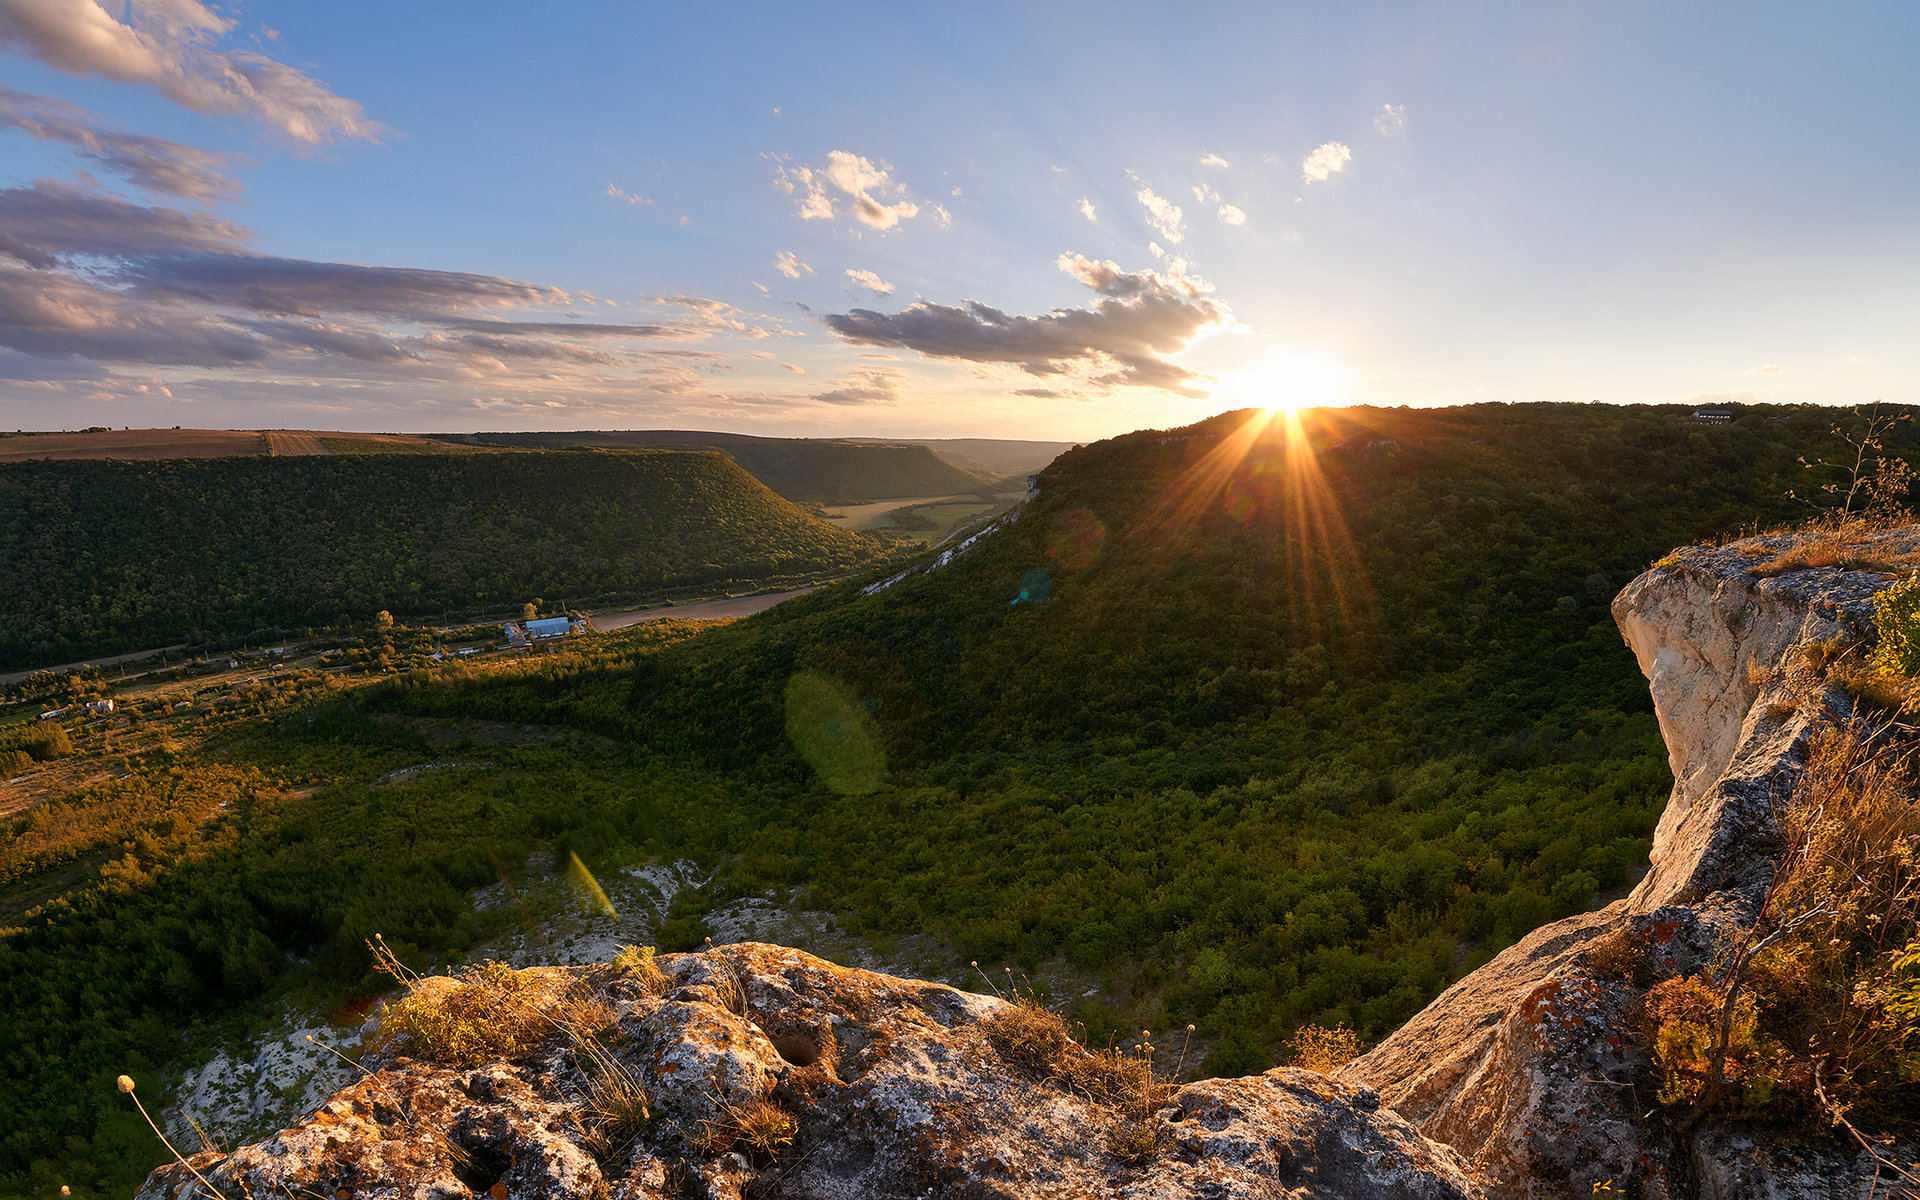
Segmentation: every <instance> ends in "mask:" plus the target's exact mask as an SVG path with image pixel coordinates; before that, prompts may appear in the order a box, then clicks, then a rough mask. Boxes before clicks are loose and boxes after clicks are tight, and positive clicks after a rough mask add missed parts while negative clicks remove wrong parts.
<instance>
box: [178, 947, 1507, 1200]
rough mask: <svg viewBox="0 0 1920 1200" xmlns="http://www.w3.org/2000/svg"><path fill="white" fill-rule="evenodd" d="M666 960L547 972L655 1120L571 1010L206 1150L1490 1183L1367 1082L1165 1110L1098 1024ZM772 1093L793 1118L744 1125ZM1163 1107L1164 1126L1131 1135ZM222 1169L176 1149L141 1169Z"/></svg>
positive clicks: (257, 1177)
mask: <svg viewBox="0 0 1920 1200" xmlns="http://www.w3.org/2000/svg"><path fill="white" fill-rule="evenodd" d="M659 962H660V965H661V966H662V967H663V968H664V970H665V974H666V978H665V980H664V981H663V983H662V985H661V986H657V987H655V988H653V989H643V988H641V987H639V986H637V985H636V983H635V982H634V981H633V980H632V979H630V978H626V977H623V976H621V975H619V974H618V973H616V972H613V971H611V970H610V969H606V968H582V969H571V968H542V969H538V970H537V971H536V972H535V973H534V974H533V978H534V979H535V981H536V985H535V986H536V994H533V995H531V996H530V999H531V1000H532V1001H533V1002H534V1003H535V1004H537V1005H539V1006H541V1007H543V1008H546V1009H549V1010H553V1011H559V1010H561V1009H564V1008H565V1007H566V1006H567V1005H569V1004H572V1005H575V1006H578V1005H579V1004H580V1003H582V997H583V996H585V997H586V999H587V1000H588V1001H591V1002H594V1003H598V1004H604V1005H606V1006H607V1007H606V1008H605V1009H604V1010H602V1011H603V1017H610V1018H611V1022H612V1028H610V1029H607V1030H604V1031H602V1032H601V1033H599V1034H598V1035H597V1038H596V1040H595V1044H596V1045H602V1046H604V1047H606V1048H607V1049H606V1052H607V1053H609V1054H611V1055H612V1056H613V1059H614V1060H615V1061H617V1062H618V1063H619V1064H620V1066H619V1068H618V1070H621V1071H625V1072H630V1073H631V1078H633V1079H634V1080H635V1081H637V1082H640V1083H641V1084H643V1085H644V1087H645V1090H646V1092H647V1094H648V1097H649V1109H650V1119H647V1120H643V1121H640V1122H636V1123H634V1124H633V1125H631V1126H629V1127H627V1128H625V1129H624V1130H619V1131H615V1132H612V1133H609V1132H608V1131H607V1130H606V1129H604V1128H597V1127H596V1125H595V1122H594V1119H593V1116H592V1106H591V1105H590V1104H588V1102H587V1101H588V1097H589V1096H590V1095H591V1094H592V1093H593V1091H594V1087H595V1079H596V1078H599V1077H603V1076H604V1075H605V1074H606V1073H607V1072H608V1071H609V1070H610V1068H608V1067H607V1065H606V1060H604V1059H600V1058H597V1057H596V1055H595V1052H594V1051H591V1050H587V1049H585V1047H584V1045H583V1043H582V1041H581V1040H580V1039H579V1038H577V1037H575V1036H570V1035H569V1034H568V1033H567V1032H566V1030H565V1029H564V1028H559V1029H555V1030H554V1032H553V1033H552V1035H551V1036H549V1037H547V1038H546V1039H544V1040H543V1041H541V1042H540V1043H539V1044H538V1045H537V1046H535V1047H534V1048H532V1049H531V1050H529V1051H528V1052H526V1053H522V1054H520V1055H517V1056H515V1057H512V1058H510V1059H504V1060H499V1061H489V1062H485V1063H483V1064H481V1065H479V1066H475V1067H471V1068H465V1069H456V1068H452V1067H448V1066H441V1065H433V1064H429V1063H424V1062H415V1061H411V1060H409V1059H405V1058H401V1059H396V1060H394V1061H391V1062H387V1063H385V1064H383V1065H381V1066H380V1069H378V1070H375V1071H370V1072H369V1073H368V1074H367V1075H366V1076H365V1077H364V1078H362V1079H361V1080H360V1081H359V1082H358V1083H356V1084H354V1085H353V1086H351V1087H349V1088H347V1089H345V1090H344V1091H342V1092H340V1093H339V1094H338V1095H337V1096H335V1097H334V1098H333V1099H332V1100H330V1101H329V1102H328V1103H327V1104H325V1105H324V1106H322V1107H321V1109H320V1110H319V1111H318V1112H316V1113H314V1114H313V1115H312V1116H311V1117H309V1118H308V1119H307V1120H305V1121H303V1122H301V1123H300V1124H298V1125H296V1126H294V1127H293V1128H290V1129H287V1130H285V1131H283V1132H281V1133H278V1134H276V1135H274V1136H273V1137H271V1138H269V1139H267V1140H266V1141H264V1142H261V1143H258V1144H256V1145H252V1146H247V1147H244V1148H242V1149H240V1150H238V1151H236V1152H234V1153H232V1154H229V1155H225V1156H221V1155H217V1154H212V1153H207V1154H202V1155H198V1156H196V1157H195V1158H194V1159H193V1160H192V1167H193V1168H194V1169H196V1170H198V1171H199V1172H201V1173H202V1174H204V1175H205V1176H206V1178H207V1181H208V1182H210V1183H211V1184H212V1185H213V1186H214V1187H215V1188H217V1189H218V1190H219V1191H220V1192H221V1194H222V1195H224V1196H227V1197H229V1198H230V1200H232V1198H236V1197H239V1196H248V1197H260V1198H265V1197H270V1196H271V1197H283V1196H287V1195H294V1196H316V1195H317V1196H327V1197H348V1196H374V1195H381V1196H408V1197H465V1196H483V1195H484V1196H493V1197H503V1198H504V1197H542V1198H551V1200H559V1198H563V1197H564V1198H567V1200H603V1198H604V1200H643V1198H645V1200H652V1198H656V1197H657V1198H664V1197H669V1196H688V1197H706V1198H712V1200H720V1198H725V1200H739V1198H743V1197H759V1196H786V1197H813V1198H819V1200H829V1198H831V1200H856V1198H880V1197H909V1196H916V1197H918V1196H967V1197H1009V1198H1011V1197H1036V1198H1038V1197H1053V1196H1083V1197H1097V1196H1100V1197H1149V1196H1152V1197H1163V1196H1165V1197H1174V1196H1192V1197H1202V1196H1208V1197H1214V1196H1249V1197H1275V1198H1278V1197H1283V1196H1299V1195H1312V1196H1317V1197H1329V1198H1341V1197H1351V1198H1352V1200H1372V1198H1385V1200H1456V1198H1464V1197H1470V1196H1475V1195H1477V1194H1478V1193H1477V1192H1476V1191H1475V1190H1474V1188H1473V1187H1472V1185H1471V1184H1470V1182H1469V1179H1468V1176H1467V1174H1466V1172H1465V1170H1464V1169H1463V1167H1462V1164H1461V1163H1460V1161H1459V1159H1458V1158H1457V1157H1456V1156H1455V1155H1454V1154H1453V1153H1452V1152H1451V1151H1449V1150H1448V1149H1446V1148H1445V1147H1443V1146H1440V1145H1437V1144H1435V1143H1433V1142H1431V1141H1429V1140H1428V1139H1426V1138H1423V1137H1421V1136H1420V1135H1419V1134H1417V1133H1415V1132H1414V1131H1413V1129H1412V1128H1411V1127H1410V1126H1409V1125H1408V1124H1407V1123H1406V1122H1405V1121H1403V1120H1401V1119H1400V1118H1399V1117H1397V1116H1395V1115H1393V1114H1392V1113H1390V1112H1385V1111H1382V1110H1381V1109H1380V1108H1379V1101H1378V1099H1377V1098H1376V1097H1375V1095H1374V1093H1373V1092H1372V1091H1371V1090H1370V1089H1368V1088H1365V1087H1358V1086H1353V1085H1349V1084H1343V1083H1338V1082H1335V1081H1333V1080H1330V1079H1327V1078H1326V1077H1324V1076H1320V1075H1314V1074H1311V1073H1308V1072H1305V1071H1292V1070H1275V1071H1269V1072H1267V1073H1266V1074H1264V1075H1256V1076H1252V1077H1249V1078H1245V1079H1212V1080H1205V1081H1202V1082H1199V1083H1191V1084H1188V1085H1186V1086H1184V1087H1179V1088H1173V1087H1167V1088H1165V1089H1164V1090H1162V1089H1157V1088H1156V1089H1153V1090H1152V1091H1150V1092H1148V1093H1146V1094H1145V1097H1144V1101H1145V1104H1146V1105H1147V1106H1150V1108H1151V1110H1152V1111H1150V1112H1146V1111H1135V1110H1134V1108H1133V1106H1132V1104H1131V1103H1129V1102H1128V1101H1126V1100H1121V1101H1118V1102H1116V1101H1113V1100H1111V1099H1108V1100H1102V1099H1100V1098H1099V1093H1098V1090H1097V1089H1092V1090H1090V1089H1088V1088H1086V1087H1083V1086H1074V1085H1073V1084H1072V1083H1070V1082H1067V1081H1065V1080H1064V1079H1063V1078H1061V1077H1060V1075H1059V1074H1058V1073H1057V1072H1055V1071H1054V1070H1052V1069H1051V1067H1050V1066H1049V1063H1052V1064H1053V1065H1055V1066H1057V1065H1058V1064H1059V1063H1062V1062H1065V1063H1072V1062H1075V1061H1079V1062H1085V1061H1086V1059H1087V1056H1086V1055H1085V1052H1084V1051H1081V1050H1080V1049H1079V1048H1077V1047H1072V1046H1070V1045H1057V1044H1056V1045H1054V1046H1053V1047H1051V1048H1050V1050H1049V1054H1050V1055H1051V1056H1052V1057H1051V1058H1049V1059H1048V1060H1047V1061H1046V1062H1040V1063H1036V1062H1035V1061H1034V1059H1033V1058H1032V1057H1031V1056H1030V1055H1025V1054H1021V1053H1019V1052H1017V1051H1010V1050H1009V1047H1008V1046H1007V1044H1006V1043H1005V1041H1004V1039H1002V1038H999V1037H997V1036H996V1035H995V1033H994V1031H995V1029H996V1028H997V1026H996V1024H995V1018H996V1015H1003V1014H1006V1013H1007V1012H1008V1010H1009V1009H1010V1008H1011V1007H1012V1006H1010V1005H1009V1004H1007V1003H1006V1002H1005V1001H1003V1000H1002V999H1000V998H998V997H994V996H981V995H973V994H970V993H967V992H961V991H957V990H955V989H953V988H950V987H945V986H943V985H940V984H933V983H923V982H919V981H916V980H910V979H898V978H894V977H892V976H887V975H881V974H877V973H874V972H869V971H860V970H852V969H848V968H843V967H837V966H834V965H833V964H831V963H828V962H825V961H823V960H821V959H818V958H814V957H812V956H810V955H807V954H803V953H800V952H799V951H796V950H788V949H782V948H779V947H775V946H767V945H759V944H753V943H746V944H740V945H732V946H724V947H716V948H714V949H711V950H708V951H706V952H704V953H700V954H687V955H673V956H668V957H665V958H662V959H660V960H659ZM433 982H434V981H429V984H430V985H431V984H432V983H433ZM650 991H657V992H659V993H660V994H659V995H653V994H650ZM763 1101H765V1102H771V1104H772V1105H774V1106H775V1107H776V1108H777V1109H778V1111H779V1113H780V1114H783V1115H781V1116H779V1117H778V1118H777V1119H778V1120H781V1121H790V1122H791V1125H790V1126H788V1127H787V1133H786V1136H788V1137H790V1139H791V1140H790V1141H786V1142H780V1143H779V1144H777V1145H776V1144H771V1143H772V1142H773V1141H774V1140H775V1139H770V1138H762V1139H761V1141H760V1142H759V1143H756V1142H755V1140H754V1138H753V1137H752V1136H751V1134H750V1133H749V1132H748V1131H747V1130H746V1129H745V1128H743V1126H744V1125H746V1124H747V1123H749V1122H750V1121H751V1120H752V1119H753V1118H752V1117H751V1115H750V1114H751V1113H752V1111H753V1109H754V1106H755V1105H756V1104H757V1103H758V1102H763ZM1142 1125H1144V1126H1145V1127H1146V1131H1147V1136H1146V1137H1145V1138H1144V1140H1141V1139H1138V1138H1136V1140H1134V1141H1127V1140H1125V1135H1127V1134H1128V1133H1130V1132H1131V1133H1135V1134H1138V1133H1139V1131H1140V1127H1141V1126H1142ZM198 1187H199V1183H198V1181H197V1180H196V1178H195V1177H194V1175H193V1174H192V1173H191V1172H190V1171H189V1170H188V1169H187V1168H185V1167H181V1166H174V1167H169V1168H165V1169H162V1170H160V1171H157V1172H155V1173H154V1175H153V1176H152V1177H151V1178H150V1179H149V1180H148V1182H147V1184H146V1186H145V1188H144V1189H143V1190H142V1192H141V1193H140V1194H141V1197H142V1198H143V1200H160V1198H161V1197H167V1198H169V1200H173V1198H177V1200H186V1198H187V1197H189V1196H192V1195H195V1194H196V1188H198ZM198 1194H202V1195H204V1192H199V1193H198Z"/></svg>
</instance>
